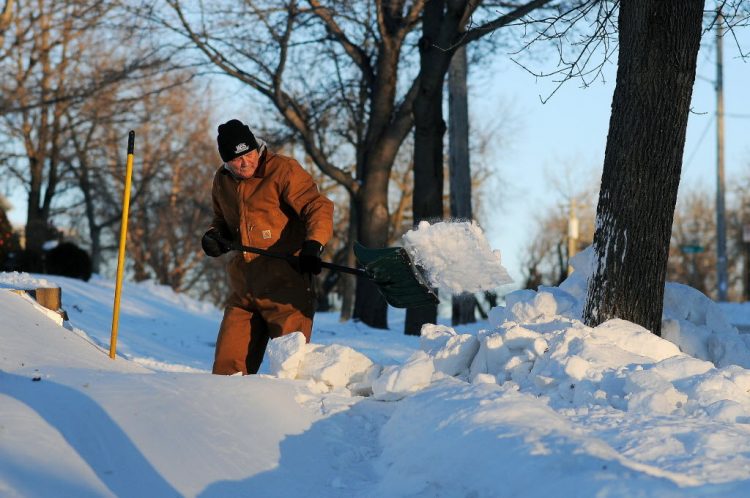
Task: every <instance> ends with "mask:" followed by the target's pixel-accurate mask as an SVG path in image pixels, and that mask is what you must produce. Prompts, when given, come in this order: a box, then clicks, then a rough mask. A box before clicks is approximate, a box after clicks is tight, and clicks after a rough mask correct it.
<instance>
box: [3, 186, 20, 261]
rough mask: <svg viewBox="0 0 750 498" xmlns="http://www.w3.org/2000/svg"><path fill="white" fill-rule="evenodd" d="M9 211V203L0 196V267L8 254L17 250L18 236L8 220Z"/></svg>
mask: <svg viewBox="0 0 750 498" xmlns="http://www.w3.org/2000/svg"><path fill="white" fill-rule="evenodd" d="M9 210H10V203H9V202H8V200H7V199H6V198H5V197H3V196H0V266H2V264H3V263H4V262H5V259H6V258H7V257H8V253H10V252H13V251H17V250H18V249H19V244H18V236H17V235H16V233H15V231H14V230H13V225H11V223H10V220H9V219H8V215H7V212H8V211H9Z"/></svg>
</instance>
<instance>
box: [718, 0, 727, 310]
mask: <svg viewBox="0 0 750 498" xmlns="http://www.w3.org/2000/svg"><path fill="white" fill-rule="evenodd" d="M723 23H724V17H723V16H722V15H721V10H719V12H718V14H717V16H716V272H717V280H718V284H719V301H726V300H727V231H726V222H725V216H724V67H723V58H724V56H723V51H722V37H723V35H724V27H723Z"/></svg>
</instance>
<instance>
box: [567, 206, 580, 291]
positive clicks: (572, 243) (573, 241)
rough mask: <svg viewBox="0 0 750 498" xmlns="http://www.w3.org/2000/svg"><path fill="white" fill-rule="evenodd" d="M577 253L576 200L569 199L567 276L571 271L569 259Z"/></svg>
mask: <svg viewBox="0 0 750 498" xmlns="http://www.w3.org/2000/svg"><path fill="white" fill-rule="evenodd" d="M576 253H578V218H577V217H576V200H575V199H571V200H570V212H569V213H568V276H570V274H571V273H573V267H572V266H570V260H571V259H573V256H575V255H576Z"/></svg>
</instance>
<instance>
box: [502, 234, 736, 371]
mask: <svg viewBox="0 0 750 498" xmlns="http://www.w3.org/2000/svg"><path fill="white" fill-rule="evenodd" d="M571 266H572V267H573V269H574V272H573V273H572V274H571V275H570V277H568V278H567V279H566V280H565V281H564V282H563V283H562V284H560V287H559V288H544V287H542V288H540V289H539V292H538V293H534V291H530V290H526V291H517V292H516V293H512V294H510V295H509V296H507V297H506V302H507V306H506V307H505V308H495V309H493V310H492V312H491V315H490V320H491V322H492V323H493V324H495V325H498V324H500V323H502V322H503V321H504V320H506V319H507V320H516V321H528V319H529V318H530V317H529V314H530V313H534V311H532V312H529V311H525V310H524V306H526V307H528V308H531V309H532V310H537V311H536V312H537V313H538V314H539V315H540V317H539V318H541V319H549V318H550V317H551V316H553V315H554V313H555V311H556V312H557V314H559V315H562V316H564V317H566V318H578V319H580V318H581V316H582V310H583V303H584V301H585V299H586V286H587V279H588V277H589V276H590V275H591V274H592V273H593V270H594V268H593V266H594V252H593V248H592V247H589V248H587V249H586V250H585V251H582V252H581V253H579V254H577V255H576V256H575V257H574V258H573V259H572V261H571ZM547 294H552V295H553V296H551V297H553V298H554V301H556V303H557V305H556V306H557V310H554V309H552V308H553V307H554V306H553V305H552V304H551V302H550V301H551V300H550V296H548V295H547ZM540 301H543V302H546V303H547V304H546V305H545V306H542V305H540ZM661 334H662V337H663V338H664V339H666V340H668V341H670V342H673V343H674V344H676V345H677V346H678V347H679V348H680V351H682V352H684V353H687V354H689V355H690V356H694V357H696V358H699V359H701V360H706V361H710V362H712V363H714V364H715V365H716V366H718V367H725V366H728V365H740V366H743V367H745V368H748V367H750V335H745V334H740V333H739V332H738V331H737V329H736V328H735V327H734V326H732V325H731V324H730V323H729V320H728V319H727V317H726V315H725V313H724V312H723V311H722V308H721V307H720V306H719V305H718V304H716V303H715V302H713V301H712V300H711V299H709V298H708V297H706V296H705V295H704V294H703V293H701V292H700V291H698V290H696V289H693V288H692V287H689V286H687V285H683V284H678V283H674V282H668V283H667V284H666V286H665V288H664V311H663V315H662V330H661Z"/></svg>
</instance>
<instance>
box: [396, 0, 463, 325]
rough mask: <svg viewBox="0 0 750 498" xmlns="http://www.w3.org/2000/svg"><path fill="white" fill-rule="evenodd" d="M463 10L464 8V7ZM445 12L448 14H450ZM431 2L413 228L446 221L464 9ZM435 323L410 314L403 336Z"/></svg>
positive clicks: (418, 311) (417, 118)
mask: <svg viewBox="0 0 750 498" xmlns="http://www.w3.org/2000/svg"><path fill="white" fill-rule="evenodd" d="M461 4H463V2H461ZM446 7H447V8H446ZM454 7H457V6H455V5H452V4H450V5H446V2H445V0H433V1H431V2H428V3H427V4H426V5H425V8H424V14H423V15H422V38H421V39H420V40H419V77H420V85H419V93H418V94H417V97H416V100H415V101H414V197H413V204H412V211H413V213H414V224H415V225H416V224H418V223H419V222H420V221H422V220H428V221H435V220H439V219H442V218H443V136H444V135H445V129H446V127H445V121H444V120H443V83H444V81H445V74H446V73H447V72H448V65H449V64H450V60H451V56H452V55H453V49H452V48H450V47H451V43H452V42H453V40H454V38H455V35H456V34H457V33H458V26H459V23H460V21H461V18H462V16H463V13H464V10H465V7H464V6H463V5H460V6H458V7H459V8H458V9H456V10H454ZM436 321H437V306H436V305H433V306H422V307H419V308H410V309H407V310H406V322H405V323H404V333H406V334H410V335H419V333H420V329H421V328H422V325H423V324H425V323H435V322H436Z"/></svg>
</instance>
